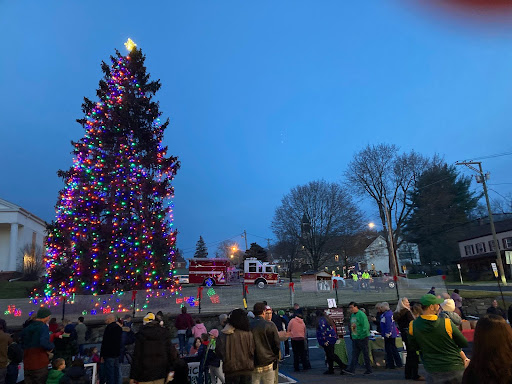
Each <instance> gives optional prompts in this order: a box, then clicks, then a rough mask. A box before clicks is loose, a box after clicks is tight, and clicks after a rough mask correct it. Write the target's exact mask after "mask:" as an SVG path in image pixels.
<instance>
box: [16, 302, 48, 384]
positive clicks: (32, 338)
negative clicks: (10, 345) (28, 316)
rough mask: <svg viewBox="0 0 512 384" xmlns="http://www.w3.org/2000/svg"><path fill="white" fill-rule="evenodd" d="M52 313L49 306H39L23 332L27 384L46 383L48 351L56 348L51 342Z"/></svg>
mask: <svg viewBox="0 0 512 384" xmlns="http://www.w3.org/2000/svg"><path fill="white" fill-rule="evenodd" d="M50 315H51V312H50V310H49V309H48V308H45V307H41V308H39V310H38V311H37V313H36V315H35V319H34V320H33V321H31V322H30V324H28V325H27V326H26V327H25V328H24V329H23V331H22V332H21V341H22V345H23V367H24V375H25V384H45V383H46V379H47V378H48V364H49V363H50V361H49V357H48V352H51V351H52V350H53V348H55V346H54V345H53V344H52V343H50V330H49V329H48V322H49V321H50Z"/></svg>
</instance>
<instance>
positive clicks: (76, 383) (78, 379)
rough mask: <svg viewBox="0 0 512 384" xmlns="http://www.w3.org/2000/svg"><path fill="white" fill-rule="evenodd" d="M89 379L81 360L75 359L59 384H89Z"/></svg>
mask: <svg viewBox="0 0 512 384" xmlns="http://www.w3.org/2000/svg"><path fill="white" fill-rule="evenodd" d="M90 382H91V379H90V377H89V376H88V375H87V372H86V371H85V367H84V361H83V360H82V359H75V360H73V362H72V363H71V367H69V368H68V369H66V371H65V372H64V376H62V379H60V384H90Z"/></svg>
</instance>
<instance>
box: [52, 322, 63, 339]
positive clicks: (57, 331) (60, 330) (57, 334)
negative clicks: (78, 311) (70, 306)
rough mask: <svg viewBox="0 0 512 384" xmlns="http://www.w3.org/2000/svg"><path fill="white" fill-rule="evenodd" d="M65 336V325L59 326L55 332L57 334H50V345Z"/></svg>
mask: <svg viewBox="0 0 512 384" xmlns="http://www.w3.org/2000/svg"><path fill="white" fill-rule="evenodd" d="M63 334H64V325H62V324H57V329H56V330H55V332H53V333H51V334H50V343H53V342H54V341H55V339H57V338H59V337H60V336H62V335H63Z"/></svg>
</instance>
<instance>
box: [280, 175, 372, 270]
mask: <svg viewBox="0 0 512 384" xmlns="http://www.w3.org/2000/svg"><path fill="white" fill-rule="evenodd" d="M361 227H362V214H361V212H360V211H359V209H358V208H357V207H356V205H355V204H354V203H353V202H352V198H351V196H350V195H349V194H348V193H347V191H346V190H345V189H344V188H343V187H342V186H341V185H339V184H336V183H328V182H326V181H324V180H320V181H312V182H310V183H308V184H306V185H300V186H297V187H295V188H293V189H292V190H291V191H290V192H289V193H288V194H286V195H285V196H284V197H283V198H282V200H281V205H280V206H279V207H277V208H276V211H275V213H274V218H273V220H272V231H273V232H274V234H275V235H276V237H277V238H278V239H296V240H297V241H298V242H299V244H300V245H301V246H303V247H304V250H305V251H306V252H307V255H308V258H309V261H310V263H311V265H312V266H313V268H314V269H315V270H318V268H319V267H320V266H321V265H322V264H323V263H324V262H325V261H326V260H327V259H328V258H329V257H330V256H332V254H333V252H334V251H335V250H334V249H331V247H330V246H329V244H330V243H329V240H331V239H332V238H333V237H335V236H341V235H344V234H348V233H353V232H355V231H357V230H358V229H360V228H361Z"/></svg>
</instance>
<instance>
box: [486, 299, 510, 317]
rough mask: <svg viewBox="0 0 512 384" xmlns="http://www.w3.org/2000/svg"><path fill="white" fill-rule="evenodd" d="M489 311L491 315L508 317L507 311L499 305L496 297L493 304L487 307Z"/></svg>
mask: <svg viewBox="0 0 512 384" xmlns="http://www.w3.org/2000/svg"><path fill="white" fill-rule="evenodd" d="M487 313H488V314H491V315H498V316H501V317H503V318H504V319H506V315H505V311H504V310H503V309H501V308H500V307H499V306H498V300H496V299H494V300H493V301H492V304H491V306H490V307H489V308H487Z"/></svg>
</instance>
